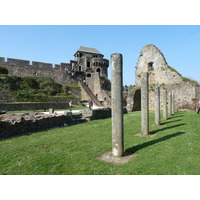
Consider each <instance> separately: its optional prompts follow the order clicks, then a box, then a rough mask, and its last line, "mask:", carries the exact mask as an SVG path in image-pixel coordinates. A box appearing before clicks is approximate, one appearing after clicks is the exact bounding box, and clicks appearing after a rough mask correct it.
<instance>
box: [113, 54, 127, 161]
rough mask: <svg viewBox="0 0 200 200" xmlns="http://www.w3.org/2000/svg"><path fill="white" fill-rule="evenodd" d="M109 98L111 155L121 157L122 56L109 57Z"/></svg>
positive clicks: (122, 123)
mask: <svg viewBox="0 0 200 200" xmlns="http://www.w3.org/2000/svg"><path fill="white" fill-rule="evenodd" d="M111 66H112V69H111V70H112V71H111V76H112V77H111V96H112V97H111V98H112V100H111V101H112V154H113V156H115V157H119V158H120V157H122V156H123V153H124V122H123V87H122V85H123V80H122V55H121V54H118V53H115V54H112V55H111Z"/></svg>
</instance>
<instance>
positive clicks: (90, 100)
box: [88, 99, 93, 110]
mask: <svg viewBox="0 0 200 200" xmlns="http://www.w3.org/2000/svg"><path fill="white" fill-rule="evenodd" d="M88 104H89V109H90V110H92V106H93V101H92V99H89V100H88Z"/></svg>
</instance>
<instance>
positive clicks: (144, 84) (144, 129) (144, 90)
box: [141, 72, 149, 136]
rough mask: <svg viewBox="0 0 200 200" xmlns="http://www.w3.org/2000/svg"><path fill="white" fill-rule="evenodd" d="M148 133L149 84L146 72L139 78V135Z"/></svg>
mask: <svg viewBox="0 0 200 200" xmlns="http://www.w3.org/2000/svg"><path fill="white" fill-rule="evenodd" d="M148 134H149V84H148V72H144V73H143V74H142V79H141V135H143V136H147V135H148Z"/></svg>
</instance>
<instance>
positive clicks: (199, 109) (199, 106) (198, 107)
mask: <svg viewBox="0 0 200 200" xmlns="http://www.w3.org/2000/svg"><path fill="white" fill-rule="evenodd" d="M197 109H198V110H197V114H199V112H200V101H199V104H198V106H197Z"/></svg>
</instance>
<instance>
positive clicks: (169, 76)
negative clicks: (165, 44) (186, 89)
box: [136, 44, 182, 86]
mask: <svg viewBox="0 0 200 200" xmlns="http://www.w3.org/2000/svg"><path fill="white" fill-rule="evenodd" d="M143 72H149V84H159V85H161V84H172V83H174V84H175V83H181V82H182V77H181V75H180V74H179V73H178V72H177V71H176V70H174V69H173V68H171V67H169V66H168V64H167V62H166V60H165V57H164V56H163V54H162V52H161V51H160V50H159V49H158V48H157V47H156V46H154V45H152V44H150V45H146V46H145V47H144V48H143V49H142V51H141V52H140V56H139V59H138V63H137V66H136V86H140V84H141V75H142V73H143Z"/></svg>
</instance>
